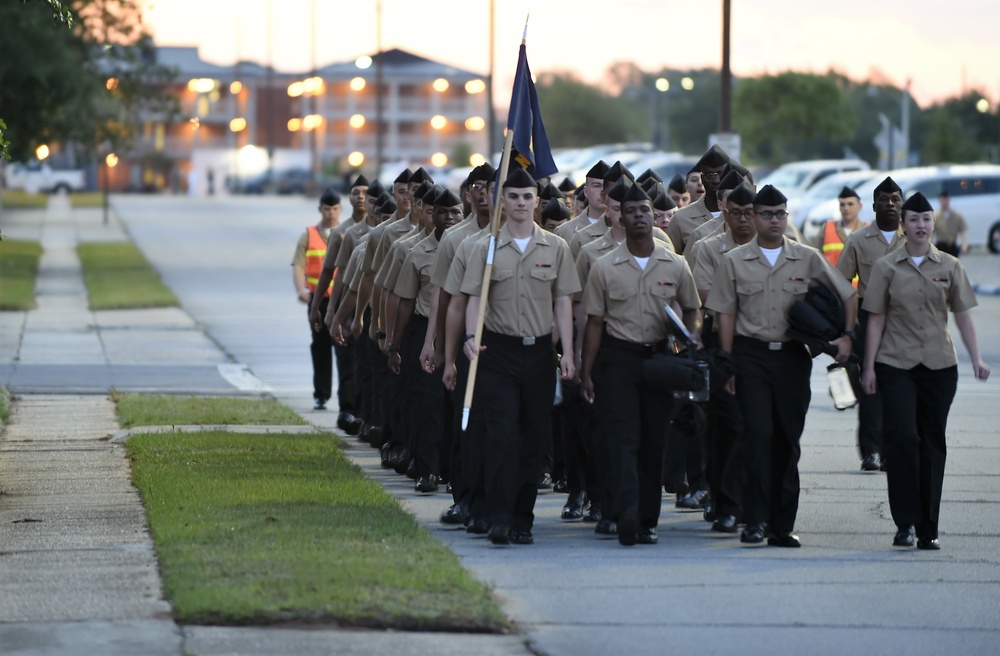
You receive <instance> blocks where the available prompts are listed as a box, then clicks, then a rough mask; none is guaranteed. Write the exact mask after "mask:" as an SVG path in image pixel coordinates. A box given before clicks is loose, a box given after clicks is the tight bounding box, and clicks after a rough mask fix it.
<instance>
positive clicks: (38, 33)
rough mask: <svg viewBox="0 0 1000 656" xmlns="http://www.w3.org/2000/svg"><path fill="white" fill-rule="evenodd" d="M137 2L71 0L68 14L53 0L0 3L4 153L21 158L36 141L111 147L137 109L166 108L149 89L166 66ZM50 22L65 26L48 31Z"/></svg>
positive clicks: (86, 149) (165, 77)
mask: <svg viewBox="0 0 1000 656" xmlns="http://www.w3.org/2000/svg"><path fill="white" fill-rule="evenodd" d="M45 5H48V6H45ZM140 7H141V2H140V1H139V0H77V2H75V3H74V4H73V5H72V10H71V11H70V10H67V9H66V7H65V6H63V5H62V4H61V3H59V2H57V1H56V0H41V1H39V0H32V1H31V2H28V3H24V2H23V1H19V0H0V80H3V83H2V84H0V108H2V110H3V113H4V116H3V118H4V120H5V122H6V128H7V135H8V138H12V139H13V142H12V143H10V144H9V145H8V146H7V147H6V153H5V154H6V156H9V157H11V158H13V159H20V160H23V159H28V158H30V157H31V155H32V154H33V153H34V150H35V148H36V147H37V146H38V145H39V144H42V143H61V144H62V145H63V146H64V147H66V148H72V149H73V150H74V151H76V154H77V155H80V156H85V155H88V154H91V153H94V152H95V151H96V150H98V149H99V148H100V147H101V146H102V145H103V144H110V145H112V146H113V147H117V146H118V145H120V144H123V143H126V142H127V141H128V139H129V138H130V137H131V131H132V126H133V125H134V121H133V120H132V118H133V117H134V114H135V113H136V112H138V111H139V109H140V108H143V107H146V106H149V105H150V104H163V105H164V107H169V103H165V102H164V99H165V95H164V94H160V93H157V89H158V88H162V87H163V85H165V84H166V82H167V81H169V79H170V78H171V77H172V71H169V70H168V69H166V68H164V67H162V66H158V65H156V64H155V61H154V57H153V53H154V50H153V46H152V41H151V39H150V38H149V36H148V35H147V34H146V33H145V32H144V31H143V29H142V20H141V11H140ZM53 20H56V21H57V22H61V23H64V24H66V25H67V26H69V28H70V29H55V30H53V29H52V26H51V24H52V21H53ZM0 139H3V135H0ZM5 141H6V140H5Z"/></svg>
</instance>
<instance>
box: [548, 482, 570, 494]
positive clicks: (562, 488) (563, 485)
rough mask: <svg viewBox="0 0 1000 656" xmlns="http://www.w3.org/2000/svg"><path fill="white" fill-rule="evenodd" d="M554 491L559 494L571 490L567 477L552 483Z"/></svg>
mask: <svg viewBox="0 0 1000 656" xmlns="http://www.w3.org/2000/svg"><path fill="white" fill-rule="evenodd" d="M552 491H553V492H557V493H559V494H566V493H567V492H569V483H567V482H566V479H565V478H560V479H557V480H556V482H554V483H553V484H552Z"/></svg>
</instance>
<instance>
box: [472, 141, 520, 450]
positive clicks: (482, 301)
mask: <svg viewBox="0 0 1000 656" xmlns="http://www.w3.org/2000/svg"><path fill="white" fill-rule="evenodd" d="M513 144H514V130H512V129H510V128H508V129H507V137H506V138H505V139H504V142H503V155H501V157H500V176H499V178H498V179H497V183H496V188H495V189H496V201H495V202H494V203H493V215H492V216H491V217H490V243H489V246H488V247H487V249H486V268H485V269H484V270H483V285H482V287H481V291H480V293H479V315H478V316H477V317H476V331H475V337H473V341H472V343H473V345H474V348H475V352H476V354H477V355H476V357H474V358H473V359H472V361H471V362H469V379H468V380H467V381H466V382H465V401H464V403H463V404H462V430H463V431H465V430H466V429H467V428H468V427H469V413H470V411H471V410H472V394H473V392H474V391H475V389H476V373H477V372H478V371H479V355H478V353H479V345H480V344H481V343H482V339H483V323H484V322H485V321H486V300H487V296H488V294H489V293H490V278H491V276H492V273H493V254H494V253H495V252H496V247H497V235H498V234H499V233H500V202H501V200H502V198H503V183H504V181H505V180H506V179H507V169H508V168H509V167H510V151H511V148H512V147H513ZM463 346H464V343H463Z"/></svg>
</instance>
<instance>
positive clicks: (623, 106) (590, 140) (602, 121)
mask: <svg viewBox="0 0 1000 656" xmlns="http://www.w3.org/2000/svg"><path fill="white" fill-rule="evenodd" d="M535 88H536V89H537V90H538V103H539V105H540V106H541V108H542V112H543V116H544V118H545V133H546V135H547V136H548V138H549V143H550V144H552V146H553V147H559V148H578V147H582V146H591V145H594V144H599V143H614V142H622V141H629V140H631V139H636V138H645V137H646V133H645V130H646V128H645V125H646V117H645V116H644V115H643V114H642V113H641V112H638V111H637V109H636V107H635V106H634V104H633V103H630V102H628V101H627V100H625V99H622V98H620V97H616V96H612V95H611V94H608V93H605V92H604V91H602V90H601V89H599V88H597V87H594V86H591V85H589V84H585V83H584V82H581V81H579V80H577V79H576V78H575V77H574V76H572V75H569V74H561V73H542V74H540V75H539V77H538V83H537V84H536V85H535Z"/></svg>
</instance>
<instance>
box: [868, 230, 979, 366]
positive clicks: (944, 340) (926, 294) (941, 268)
mask: <svg viewBox="0 0 1000 656" xmlns="http://www.w3.org/2000/svg"><path fill="white" fill-rule="evenodd" d="M977 304H978V302H977V301H976V295H975V293H974V292H973V291H972V285H970V284H969V278H968V276H966V275H965V268H964V267H963V266H962V264H961V263H960V262H959V261H958V259H957V258H954V257H952V256H951V255H948V254H947V253H942V252H941V251H939V250H938V249H937V248H935V247H934V246H931V250H930V252H929V253H928V254H927V257H925V258H924V261H923V262H921V263H920V266H917V265H916V264H914V262H913V260H912V259H911V258H910V256H909V255H908V254H907V253H906V249H905V248H901V249H899V250H897V251H895V252H893V253H890V254H889V255H886V256H885V257H883V258H881V259H879V260H878V262H876V263H875V266H874V267H873V268H872V278H871V281H870V282H869V283H868V291H867V293H866V294H865V300H864V305H863V307H864V309H865V310H867V311H868V312H871V313H872V314H884V315H885V330H884V331H883V333H882V343H881V344H880V346H879V349H878V353H877V354H876V355H875V362H881V363H882V364H887V365H890V366H893V367H898V368H899V369H912V368H913V367H915V366H917V365H918V364H922V365H924V366H925V367H927V368H928V369H944V368H945V367H952V366H954V365H956V364H958V355H957V354H956V353H955V344H954V343H952V341H951V335H950V333H949V332H948V310H949V309H950V310H951V311H952V312H965V311H966V310H969V309H971V308H974V307H976V305H977Z"/></svg>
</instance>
